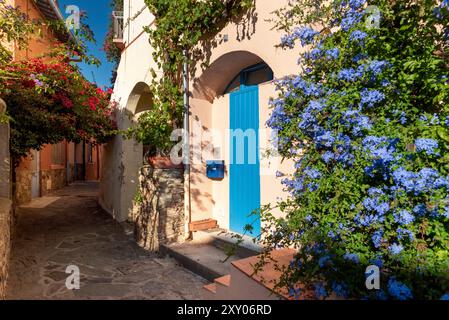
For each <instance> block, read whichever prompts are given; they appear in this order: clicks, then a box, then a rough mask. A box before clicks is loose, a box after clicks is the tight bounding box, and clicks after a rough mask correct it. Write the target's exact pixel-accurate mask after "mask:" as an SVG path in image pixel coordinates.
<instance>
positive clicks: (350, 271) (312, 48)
mask: <svg viewBox="0 0 449 320" xmlns="http://www.w3.org/2000/svg"><path fill="white" fill-rule="evenodd" d="M373 6H375V7H373ZM277 14H278V17H279V18H280V19H279V22H278V25H277V26H278V27H279V28H281V29H283V30H287V31H288V34H287V35H286V36H284V37H283V38H282V45H283V46H284V47H288V48H294V47H295V45H296V43H297V42H299V44H300V45H301V46H303V47H305V52H304V53H303V54H301V57H300V60H299V63H300V65H301V66H302V67H303V73H302V74H301V75H298V76H295V77H289V78H286V79H282V80H279V81H278V84H277V86H278V90H279V97H278V98H277V99H273V100H272V106H273V112H272V115H271V118H270V119H269V121H268V123H267V124H268V125H269V126H270V127H271V128H273V129H276V130H279V143H280V148H281V154H282V155H283V156H284V157H286V158H290V159H293V160H294V161H295V163H296V165H295V171H294V174H292V175H289V176H285V177H284V178H283V180H282V182H283V184H284V185H285V186H286V188H287V189H288V190H289V192H290V193H291V196H292V197H291V198H290V199H288V200H286V201H283V202H281V203H279V204H278V205H277V206H278V207H279V208H280V209H281V211H283V212H284V213H285V214H286V217H285V218H284V219H275V218H274V217H273V216H272V214H271V213H270V212H271V208H270V207H266V208H263V209H264V210H262V220H263V221H264V222H265V224H266V225H265V227H264V231H265V234H266V237H265V238H264V239H263V240H262V242H263V243H264V244H265V246H266V247H267V249H266V253H265V255H269V252H270V250H272V249H273V248H279V247H292V246H293V247H295V248H297V249H298V253H297V255H296V256H295V258H294V260H293V261H291V264H290V265H289V266H288V267H286V268H285V269H284V270H283V274H282V277H281V278H280V279H279V283H278V286H281V287H287V288H288V289H289V292H290V294H291V296H292V297H300V296H301V295H302V294H303V293H304V290H306V291H312V292H314V293H315V296H316V298H325V297H328V296H330V295H331V294H332V293H334V294H336V295H337V296H341V297H351V298H368V299H386V298H390V299H399V300H403V299H440V298H441V299H444V298H447V297H448V296H449V152H448V151H449V150H448V149H449V130H448V125H449V103H448V101H449V100H448V95H449V82H448V81H449V79H448V74H449V67H448V60H447V57H448V53H449V52H448V35H449V34H448V30H449V28H448V24H449V2H448V1H447V0H443V1H411V0H410V1H384V0H370V1H365V0H344V1H343V0H334V1H329V2H324V1H323V3H321V4H319V5H317V2H315V1H296V2H295V4H293V6H292V7H289V8H287V9H285V10H281V11H279V12H278V13H277ZM283 17H288V18H283ZM294 24H296V25H300V26H299V27H295V28H292V27H294ZM312 26H313V27H312ZM317 26H321V27H320V28H319V27H317ZM281 175H283V174H282V173H278V176H281ZM265 258H266V257H265ZM263 262H264V259H263V260H262V262H261V263H263ZM369 265H377V266H378V267H379V268H380V270H381V289H380V290H373V291H369V290H368V289H367V288H366V286H365V269H366V267H367V266H369ZM298 283H301V284H303V286H298V285H297V284H298ZM300 287H301V289H300Z"/></svg>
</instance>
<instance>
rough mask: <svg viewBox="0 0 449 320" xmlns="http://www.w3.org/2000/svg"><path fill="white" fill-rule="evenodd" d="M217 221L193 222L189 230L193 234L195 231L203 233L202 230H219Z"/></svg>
mask: <svg viewBox="0 0 449 320" xmlns="http://www.w3.org/2000/svg"><path fill="white" fill-rule="evenodd" d="M217 226H218V225H217V220H213V219H206V220H201V221H192V222H190V223H189V230H190V231H191V232H194V231H202V230H210V229H215V228H217Z"/></svg>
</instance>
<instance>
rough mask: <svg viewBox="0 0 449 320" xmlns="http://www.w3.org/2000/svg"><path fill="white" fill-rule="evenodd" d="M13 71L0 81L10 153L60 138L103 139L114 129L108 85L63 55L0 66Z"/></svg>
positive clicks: (16, 154) (14, 154)
mask: <svg viewBox="0 0 449 320" xmlns="http://www.w3.org/2000/svg"><path fill="white" fill-rule="evenodd" d="M2 68H3V70H4V71H5V72H7V73H10V74H15V75H16V76H15V77H12V78H6V80H5V81H2V83H1V84H0V95H1V96H2V98H3V99H4V100H5V102H6V104H7V107H8V109H7V111H8V115H9V117H10V118H11V121H10V124H11V144H10V148H11V156H12V157H13V158H15V159H16V160H18V159H19V158H20V157H22V156H25V155H26V154H27V153H28V152H29V150H30V149H39V148H41V147H42V146H43V145H44V144H48V143H57V142H60V141H62V140H64V139H66V140H69V141H74V142H80V141H82V140H90V139H94V140H95V141H96V142H98V143H102V142H105V141H106V140H107V139H109V138H110V137H111V135H112V134H114V132H115V123H114V121H113V120H112V118H111V115H112V112H113V109H114V105H113V104H111V103H110V94H111V92H110V91H104V90H102V89H100V88H97V87H96V86H94V85H93V84H91V83H90V82H88V81H87V80H86V79H85V78H84V77H83V76H82V75H81V74H80V72H79V70H78V68H77V67H75V66H73V65H72V64H70V63H69V57H68V56H67V55H61V54H57V55H56V56H54V57H52V58H46V59H44V58H36V59H31V60H27V61H17V62H12V63H10V64H8V65H7V66H3V67H2Z"/></svg>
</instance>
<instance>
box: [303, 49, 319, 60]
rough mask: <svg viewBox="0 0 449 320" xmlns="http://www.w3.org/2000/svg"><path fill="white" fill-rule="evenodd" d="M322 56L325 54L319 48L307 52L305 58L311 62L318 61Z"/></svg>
mask: <svg viewBox="0 0 449 320" xmlns="http://www.w3.org/2000/svg"><path fill="white" fill-rule="evenodd" d="M322 56H323V52H322V51H321V50H320V49H318V48H314V49H312V50H310V52H306V53H305V54H304V57H305V58H306V59H310V60H318V59H320V58H321V57H322Z"/></svg>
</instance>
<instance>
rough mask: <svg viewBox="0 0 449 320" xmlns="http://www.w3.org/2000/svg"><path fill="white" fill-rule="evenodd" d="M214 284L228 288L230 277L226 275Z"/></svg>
mask: <svg viewBox="0 0 449 320" xmlns="http://www.w3.org/2000/svg"><path fill="white" fill-rule="evenodd" d="M215 283H216V284H219V285H222V286H224V287H229V286H230V285H231V275H229V274H228V275H226V276H223V277H220V278H217V279H215Z"/></svg>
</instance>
